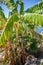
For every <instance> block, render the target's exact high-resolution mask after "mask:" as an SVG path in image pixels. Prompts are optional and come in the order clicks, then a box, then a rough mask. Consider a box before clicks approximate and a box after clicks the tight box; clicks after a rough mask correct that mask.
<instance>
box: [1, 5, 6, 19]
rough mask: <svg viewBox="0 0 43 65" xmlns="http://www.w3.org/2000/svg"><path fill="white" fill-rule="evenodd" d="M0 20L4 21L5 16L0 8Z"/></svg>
mask: <svg viewBox="0 0 43 65" xmlns="http://www.w3.org/2000/svg"><path fill="white" fill-rule="evenodd" d="M1 18H3V19H5V15H4V13H3V10H2V8H1V6H0V20H1Z"/></svg>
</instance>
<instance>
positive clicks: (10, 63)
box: [7, 38, 15, 65]
mask: <svg viewBox="0 0 43 65" xmlns="http://www.w3.org/2000/svg"><path fill="white" fill-rule="evenodd" d="M7 46H8V58H9V60H8V65H15V61H14V54H13V51H12V46H11V39H10V38H9V39H8V41H7Z"/></svg>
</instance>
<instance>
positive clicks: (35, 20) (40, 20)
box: [24, 13, 43, 26]
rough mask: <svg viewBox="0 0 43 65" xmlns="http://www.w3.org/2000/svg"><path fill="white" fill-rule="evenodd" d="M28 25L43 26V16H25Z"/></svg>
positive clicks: (32, 14)
mask: <svg viewBox="0 0 43 65" xmlns="http://www.w3.org/2000/svg"><path fill="white" fill-rule="evenodd" d="M24 19H25V20H26V21H27V23H29V22H30V23H31V24H34V25H36V26H43V16H42V15H41V14H35V13H30V14H27V15H25V16H24Z"/></svg>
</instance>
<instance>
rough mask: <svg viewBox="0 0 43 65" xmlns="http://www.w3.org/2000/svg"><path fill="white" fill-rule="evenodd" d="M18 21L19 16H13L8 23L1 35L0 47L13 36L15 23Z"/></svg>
mask: <svg viewBox="0 0 43 65" xmlns="http://www.w3.org/2000/svg"><path fill="white" fill-rule="evenodd" d="M17 20H18V16H17V15H12V16H11V17H10V18H9V20H8V21H7V22H6V26H5V28H4V30H3V32H2V34H1V37H0V45H3V44H4V43H5V41H6V40H7V39H8V38H9V37H10V36H11V34H12V28H13V23H14V21H17Z"/></svg>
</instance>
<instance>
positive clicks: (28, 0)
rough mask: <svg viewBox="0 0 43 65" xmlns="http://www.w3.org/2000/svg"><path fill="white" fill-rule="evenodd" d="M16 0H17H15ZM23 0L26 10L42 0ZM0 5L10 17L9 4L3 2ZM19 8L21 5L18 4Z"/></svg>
mask: <svg viewBox="0 0 43 65" xmlns="http://www.w3.org/2000/svg"><path fill="white" fill-rule="evenodd" d="M14 1H16V0H14ZM22 1H23V2H24V10H26V9H27V8H30V7H31V6H33V5H34V4H36V3H38V2H39V1H40V0H22ZM0 6H1V7H2V9H3V12H4V13H5V16H6V17H8V14H9V10H8V8H7V6H5V5H3V4H0ZM18 10H19V6H18Z"/></svg>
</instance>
